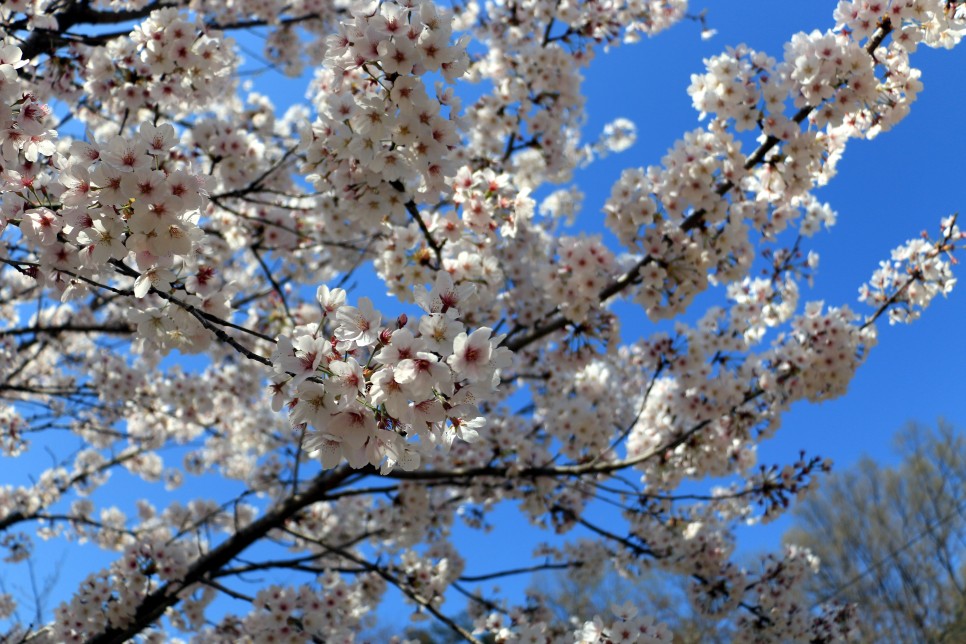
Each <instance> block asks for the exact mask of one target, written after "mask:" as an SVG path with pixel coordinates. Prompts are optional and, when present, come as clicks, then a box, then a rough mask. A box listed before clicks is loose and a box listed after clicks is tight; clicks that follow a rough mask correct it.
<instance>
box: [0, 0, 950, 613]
mask: <svg viewBox="0 0 966 644" xmlns="http://www.w3.org/2000/svg"><path fill="white" fill-rule="evenodd" d="M835 4H836V2H835V1H834V0H811V1H809V2H787V1H785V2H777V1H776V0H742V1H741V2H734V1H733V0H731V1H728V0H707V1H706V2H703V3H702V2H693V3H692V9H693V10H694V11H698V10H700V9H701V8H702V7H707V8H708V10H709V12H708V21H709V26H711V27H712V28H714V29H717V31H718V34H717V35H716V36H715V37H714V38H713V39H711V40H709V41H701V40H700V38H699V31H700V29H699V27H698V26H697V25H696V24H693V23H690V22H683V23H681V24H679V25H678V26H676V27H675V28H673V29H672V30H670V31H669V32H666V33H663V34H661V35H660V36H658V37H657V38H655V39H653V40H645V41H643V42H641V43H640V44H637V45H634V46H621V47H619V48H616V49H614V50H612V51H611V52H610V53H608V54H606V55H600V56H598V58H597V59H596V60H595V61H594V63H593V64H592V66H591V68H590V69H589V70H587V71H586V74H585V75H586V77H587V81H586V83H585V93H586V94H587V96H588V102H587V109H588V113H589V122H588V124H587V126H586V128H585V134H586V135H587V137H588V138H592V137H594V136H596V134H598V133H599V132H600V131H601V129H602V128H603V125H604V124H605V123H607V122H609V121H611V120H613V119H614V118H616V117H627V118H630V119H632V120H634V121H635V122H636V123H637V125H638V129H639V138H638V142H637V144H636V145H635V146H634V147H632V148H631V149H630V150H628V151H627V152H624V153H622V154H619V155H614V156H611V157H609V158H607V159H605V160H604V161H601V162H598V163H597V164H595V165H594V166H592V167H591V168H589V169H587V170H585V171H581V172H580V173H578V174H577V176H576V178H575V182H576V183H577V184H578V185H579V186H580V188H581V190H583V191H584V192H585V193H586V201H585V208H584V213H583V214H582V215H581V218H580V220H579V222H578V225H579V226H581V227H584V228H590V229H600V228H602V222H603V216H602V215H601V214H600V213H599V209H600V206H601V205H603V202H604V200H605V199H606V197H607V195H608V194H609V191H610V186H611V184H612V183H613V181H614V180H616V179H617V177H618V176H619V175H620V172H621V170H622V169H623V168H625V167H629V166H638V165H640V166H646V165H650V164H656V163H658V162H659V160H660V158H661V156H662V155H663V154H664V153H665V151H666V150H667V148H669V147H670V146H671V145H672V144H673V143H674V141H675V140H676V139H677V138H678V137H679V136H680V135H681V134H682V133H684V132H685V131H687V130H690V129H693V128H695V127H698V125H699V122H698V120H697V113H696V112H695V111H694V110H693V108H692V107H691V102H690V97H689V96H688V95H687V93H686V88H687V86H688V84H689V82H690V78H689V77H690V74H692V73H700V72H701V71H702V70H703V64H702V58H705V57H707V56H711V55H715V54H717V53H720V52H721V51H722V50H723V49H724V48H725V47H726V46H728V45H735V44H738V43H746V44H748V45H749V46H751V47H753V48H755V49H759V50H762V51H765V52H767V53H769V54H771V55H772V56H774V57H776V58H781V55H782V46H783V44H784V42H786V41H787V40H788V38H789V37H790V36H791V35H792V34H793V33H795V32H796V31H803V30H804V31H810V30H812V29H822V30H824V29H826V28H829V27H831V26H832V17H831V15H832V11H833V9H834V7H835ZM739 8H740V9H739ZM913 63H914V64H915V65H916V66H918V67H920V68H921V69H922V70H923V77H922V81H923V83H924V85H925V89H924V90H923V92H922V93H921V94H920V96H919V100H918V101H917V103H915V104H914V105H913V107H912V112H911V115H910V116H909V117H908V118H907V119H906V120H905V121H904V122H902V123H901V124H900V125H899V126H898V127H897V128H896V129H895V130H894V131H891V132H887V133H885V134H883V135H881V136H880V137H879V138H878V139H876V140H874V141H872V142H862V141H853V142H851V143H850V145H849V148H848V150H847V151H846V154H845V156H844V158H843V160H842V161H841V162H840V164H839V173H838V176H837V177H836V178H835V179H834V180H833V182H832V183H831V184H830V185H829V186H828V187H826V188H824V189H822V190H821V191H820V192H819V193H818V196H819V198H820V199H822V200H824V201H828V202H830V203H831V204H832V206H833V207H834V208H835V209H836V210H837V211H838V214H839V219H838V223H837V225H836V226H835V227H834V228H833V229H832V230H831V231H830V232H828V233H824V232H823V233H819V234H818V235H817V236H816V237H815V238H813V240H814V246H813V247H814V248H815V249H816V250H817V251H818V252H819V253H820V254H821V264H820V268H819V272H818V275H817V277H816V281H815V287H814V288H813V289H808V288H807V287H806V288H804V289H803V294H802V298H803V300H806V299H823V300H825V301H826V302H827V303H829V304H832V305H839V304H846V303H847V304H849V305H850V306H852V307H853V308H854V309H855V310H858V311H860V312H864V311H865V310H866V309H865V307H864V306H863V305H861V304H859V303H858V302H857V289H858V287H859V285H860V284H862V283H863V282H864V281H865V280H867V279H868V277H869V275H871V273H872V271H873V270H874V269H875V268H876V266H877V264H878V262H879V261H880V260H881V259H885V258H886V257H888V254H889V252H890V250H891V249H892V248H893V247H895V246H897V245H898V244H900V243H901V242H903V241H905V240H906V239H909V238H911V237H915V236H917V235H918V234H919V233H920V231H922V230H923V229H926V230H928V231H929V232H930V233H935V231H936V230H937V225H938V221H939V218H940V217H943V216H946V215H949V214H951V213H952V212H955V211H958V210H961V209H963V208H964V205H966V190H964V184H966V175H964V168H966V129H964V128H963V127H962V119H961V114H962V111H963V106H964V105H966V45H964V46H961V47H960V48H959V49H958V50H954V51H951V52H950V51H944V50H940V51H934V50H929V49H926V48H922V49H921V50H920V52H918V53H917V54H916V55H915V57H914V58H913ZM256 64H257V63H256ZM255 86H256V88H257V89H259V91H262V92H263V93H266V94H268V95H270V96H272V97H273V98H276V97H279V96H285V95H286V94H288V95H289V96H291V99H292V100H293V101H298V100H300V99H301V96H302V94H303V91H304V86H305V84H304V81H303V82H293V81H290V80H283V79H280V78H278V77H277V76H275V75H272V74H269V75H265V76H262V77H259V78H257V79H255ZM276 100H277V99H276ZM284 107H285V104H284V103H281V102H280V104H279V108H280V110H282V109H284ZM964 261H966V258H964ZM381 288H382V287H381V286H379V285H378V284H370V283H365V282H362V283H360V290H359V291H357V292H356V293H355V294H354V295H353V296H351V297H353V298H356V297H358V296H360V295H362V294H370V293H368V292H369V291H371V290H372V289H377V290H379V289H381ZM373 299H378V298H376V297H374V298H373ZM964 321H966V287H964V288H960V289H957V290H954V292H953V294H952V295H951V296H950V297H949V298H948V299H947V300H939V301H936V302H935V303H934V304H933V306H932V307H931V308H930V309H929V310H928V311H926V313H925V314H924V315H923V317H922V319H920V320H919V321H917V322H916V323H914V324H912V325H909V326H897V327H890V326H888V324H881V325H880V326H879V330H880V340H879V345H878V346H877V347H876V348H875V349H874V350H873V351H872V353H871V355H870V357H869V359H868V361H867V363H866V364H865V365H864V366H863V367H862V368H861V369H860V371H859V373H858V376H857V378H856V379H855V380H854V381H853V383H852V386H851V388H850V391H849V393H848V395H847V396H845V397H844V398H842V399H839V400H836V401H832V402H827V403H824V404H821V405H804V404H802V405H797V406H796V407H795V408H794V409H793V410H792V412H791V413H790V414H788V415H787V416H786V417H785V420H784V423H783V429H782V430H781V431H780V432H779V434H778V436H777V438H775V439H774V440H772V441H770V442H768V443H766V444H764V445H762V447H761V449H760V460H761V461H762V462H781V463H784V462H791V461H793V460H794V459H795V458H796V457H797V453H798V451H799V450H800V449H806V450H808V452H809V453H818V454H821V455H823V456H827V457H830V458H832V459H833V460H834V461H835V463H836V467H839V468H841V467H847V466H848V465H849V464H850V463H853V462H855V461H856V460H857V459H858V458H859V456H861V455H862V454H869V455H871V456H873V457H874V458H877V459H880V460H890V459H894V456H893V454H892V453H891V451H890V449H889V441H890V438H891V436H892V435H893V433H894V432H895V431H896V430H897V429H898V428H899V427H900V426H901V425H903V424H904V423H905V422H907V421H909V420H921V421H923V422H933V421H934V420H935V419H936V418H937V417H940V416H942V417H945V418H946V419H948V420H949V421H951V422H952V423H953V424H954V425H957V426H959V427H961V428H966V343H964V336H963V330H962V329H963V326H962V325H963V323H964ZM646 332H647V329H646V328H644V329H641V331H640V333H645V334H646ZM8 465H12V466H13V468H14V469H7V467H8ZM17 465H24V463H20V464H11V463H9V462H8V461H6V460H4V461H3V463H2V466H3V467H4V470H5V472H8V474H7V475H5V476H4V477H3V478H4V482H7V481H10V480H11V476H12V475H13V474H14V472H15V470H16V469H18V468H17ZM31 465H33V466H36V465H37V461H36V460H34V461H32V463H31ZM189 485H191V483H189ZM111 489H112V490H116V489H117V486H111ZM189 489H190V488H189ZM129 492H130V494H131V495H132V496H131V498H130V499H117V500H115V501H114V502H116V503H118V504H119V505H121V506H122V507H124V509H125V510H126V511H130V510H131V509H132V508H131V502H130V501H131V499H133V498H134V496H135V495H136V494H138V487H137V486H135V487H133V488H130V491H129ZM494 520H495V522H496V523H497V525H498V527H497V529H496V530H495V531H494V532H493V533H491V534H489V535H486V536H479V535H476V534H470V533H463V532H462V531H461V532H460V535H459V537H458V542H459V543H461V544H462V545H463V547H464V548H465V550H466V551H467V555H468V559H469V561H470V563H469V565H468V568H467V573H470V574H476V573H482V572H486V571H487V570H486V569H485V568H484V565H486V564H487V562H488V563H489V564H490V565H494V566H495V565H500V566H513V565H518V564H519V565H525V564H527V563H529V562H530V561H531V559H530V548H531V546H532V544H534V543H536V542H538V541H541V540H543V539H545V538H548V536H547V535H544V534H542V533H537V532H533V531H531V530H530V529H529V528H528V527H527V523H526V521H525V519H523V518H522V517H520V515H519V514H518V513H517V512H516V511H515V509H513V508H509V507H507V508H502V509H501V510H500V511H499V512H498V513H497V514H496V515H495V516H494ZM784 525H785V523H784V522H779V523H777V524H775V525H772V526H767V527H765V528H762V527H756V528H753V529H749V530H745V531H743V532H742V534H741V542H740V544H739V545H740V547H741V548H742V549H743V550H744V551H745V552H748V551H751V550H756V549H766V548H777V547H778V544H779V539H780V534H781V530H782V529H783V527H784ZM91 550H92V549H91V548H85V549H84V552H85V556H84V557H80V558H81V559H82V562H81V564H80V565H77V564H76V561H77V559H78V557H77V555H76V553H77V550H76V549H74V550H72V551H71V552H72V554H71V557H70V559H68V561H67V564H66V567H67V568H66V570H65V575H64V577H63V579H62V580H61V583H60V584H59V586H58V589H57V592H56V593H55V594H56V595H57V597H58V599H59V598H60V597H63V596H64V595H65V594H67V593H70V592H71V589H72V588H73V587H74V586H75V585H76V583H77V581H79V579H80V578H82V577H83V576H84V575H85V574H86V573H87V572H88V571H89V569H88V567H87V564H89V561H90V559H88V558H87V556H86V553H88V552H89V551H91ZM39 552H42V553H43V555H42V556H43V558H45V559H46V560H45V561H41V562H40V563H39V565H38V569H39V570H40V571H41V574H43V572H44V571H49V569H50V567H49V564H50V561H51V560H52V559H56V558H58V556H59V554H58V553H60V552H62V544H58V545H56V546H54V547H53V548H51V549H47V548H45V549H44V550H42V551H39ZM112 558H113V557H112V556H111V557H107V558H104V559H103V560H102V561H103V562H104V563H106V562H107V561H109V560H110V559H112ZM6 570H7V571H9V570H10V569H9V568H8V569H6ZM20 570H22V569H20ZM0 574H5V572H0ZM6 579H7V581H8V583H9V582H11V581H12V580H11V578H10V577H6ZM503 586H504V587H505V588H515V589H516V590H519V589H520V588H522V587H523V586H525V580H521V582H508V583H504V584H503ZM383 612H384V614H385V615H386V617H387V618H388V619H393V618H395V617H396V616H398V617H399V618H401V617H402V616H404V615H405V614H406V613H407V612H408V611H405V610H400V609H398V607H397V608H396V609H395V610H394V608H393V607H387V609H386V610H384V611H383Z"/></svg>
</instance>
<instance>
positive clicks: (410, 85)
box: [302, 2, 469, 227]
mask: <svg viewBox="0 0 966 644" xmlns="http://www.w3.org/2000/svg"><path fill="white" fill-rule="evenodd" d="M451 37H452V17H451V16H450V15H447V14H446V13H444V12H442V11H441V10H440V9H438V8H437V7H436V6H435V5H434V4H432V3H431V2H419V3H415V4H413V5H403V4H401V3H396V2H387V3H382V4H380V5H379V7H378V9H377V11H376V12H375V13H374V14H367V13H364V12H362V11H356V12H355V13H353V15H352V17H351V19H348V20H344V21H343V22H341V23H340V27H339V32H338V33H337V34H336V35H333V36H330V38H329V40H328V44H327V51H326V61H325V62H326V66H325V67H324V68H322V69H321V70H320V71H319V73H318V77H317V79H316V83H315V84H316V87H317V92H316V94H315V96H314V101H315V103H316V105H317V108H318V110H319V119H318V120H317V121H316V122H315V123H314V124H313V125H312V127H311V128H310V129H306V130H305V131H304V132H303V139H302V148H303V150H304V151H305V153H306V164H305V168H306V171H307V172H311V171H313V170H314V172H313V173H312V174H310V175H309V177H308V179H309V180H310V181H313V182H314V183H315V185H316V186H317V187H319V188H324V189H332V190H334V191H335V193H336V195H338V196H339V197H340V198H341V199H348V200H349V201H350V202H356V201H358V202H359V203H361V204H363V205H366V204H368V203H370V202H372V203H373V205H372V207H371V208H370V210H369V212H370V213H371V217H363V219H362V220H360V221H357V222H356V225H360V226H364V227H365V226H378V225H379V223H380V222H381V220H382V218H383V217H384V216H385V215H386V213H387V211H388V212H389V214H390V217H391V215H392V214H393V213H397V214H399V215H402V214H404V211H403V210H402V209H401V208H400V204H401V203H402V201H404V200H405V199H400V198H401V197H402V195H400V194H399V192H400V190H399V189H398V188H397V187H394V185H396V184H397V182H398V183H401V184H403V185H404V186H405V185H410V186H411V188H410V191H411V195H412V196H418V197H420V198H421V199H423V200H428V199H432V198H433V197H434V196H435V195H437V194H438V193H439V192H441V191H444V190H445V189H446V178H447V177H450V176H452V175H453V173H454V170H455V169H454V168H453V167H452V165H451V162H450V161H449V160H448V159H447V155H448V152H449V150H450V149H451V148H453V147H455V146H456V145H457V144H458V143H459V137H458V136H457V134H456V126H455V123H454V122H453V118H454V117H455V115H456V112H457V111H458V109H459V104H458V101H457V100H456V99H455V98H454V97H453V96H452V94H451V92H450V91H449V90H445V89H443V87H442V85H440V86H438V87H437V90H436V95H435V96H434V97H431V96H430V95H429V94H428V93H427V91H426V87H425V85H424V82H423V80H422V78H421V77H422V76H425V75H427V74H430V73H434V72H436V73H439V74H441V75H442V76H443V77H444V78H445V79H446V80H447V81H448V82H453V80H455V79H456V78H458V77H459V76H461V75H462V74H463V73H464V72H465V70H466V68H467V65H468V63H469V59H468V57H467V54H466V51H465V48H466V43H465V41H460V42H457V43H455V44H452V43H451V42H450V41H451ZM454 101H455V102H454ZM444 108H448V109H449V117H446V116H444V115H443V110H444ZM454 108H455V109H454ZM392 202H395V203H396V206H395V207H392V205H391V204H392ZM360 214H361V213H360Z"/></svg>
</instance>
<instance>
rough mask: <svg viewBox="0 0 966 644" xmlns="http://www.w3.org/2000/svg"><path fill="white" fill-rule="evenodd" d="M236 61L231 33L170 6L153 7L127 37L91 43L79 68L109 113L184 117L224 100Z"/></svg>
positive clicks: (231, 87)
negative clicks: (158, 113) (160, 112)
mask: <svg viewBox="0 0 966 644" xmlns="http://www.w3.org/2000/svg"><path fill="white" fill-rule="evenodd" d="M237 64H238V60H237V57H236V55H235V53H234V45H233V42H232V41H231V39H227V38H225V37H224V36H223V35H222V34H221V33H220V32H218V31H216V30H211V29H208V28H207V27H206V26H205V25H204V24H203V23H202V21H201V20H200V17H196V18H195V19H194V20H193V21H191V20H189V19H188V17H187V16H186V15H185V14H184V13H182V12H179V11H178V10H177V9H176V8H173V7H169V8H164V9H158V10H156V11H152V12H151V14H150V15H149V16H148V17H147V19H145V20H144V21H143V22H141V23H139V24H138V25H136V26H135V27H134V29H133V30H132V31H131V34H130V37H129V38H118V39H115V40H111V41H110V42H109V43H108V44H107V46H106V47H94V48H91V49H90V50H89V54H88V57H87V61H86V66H85V68H84V69H83V70H81V71H80V73H81V75H82V76H83V77H84V78H85V81H84V86H83V92H84V95H86V96H88V97H89V100H91V101H97V102H100V103H101V104H102V105H101V109H104V110H105V111H106V112H107V113H113V114H132V115H134V117H135V118H136V119H140V118H143V117H144V116H146V115H147V114H150V113H151V112H152V111H157V110H163V111H165V112H169V111H170V113H171V114H172V116H173V117H174V118H181V117H184V116H188V115H192V114H196V113H197V112H198V111H200V110H205V109H209V110H213V109H215V108H216V107H218V106H220V105H221V106H223V105H224V104H223V101H224V100H225V97H228V96H231V95H233V94H234V84H235V78H234V73H233V71H234V69H235V67H236V66H237ZM188 106H190V107H188ZM142 111H143V113H142Z"/></svg>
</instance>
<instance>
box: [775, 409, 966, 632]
mask: <svg viewBox="0 0 966 644" xmlns="http://www.w3.org/2000/svg"><path fill="white" fill-rule="evenodd" d="M895 449H896V451H897V453H898V454H900V455H901V456H902V462H901V463H900V464H899V465H898V466H896V467H884V466H882V465H879V464H877V463H875V462H873V461H872V460H871V459H868V458H865V459H863V460H862V461H860V462H859V463H858V464H856V465H855V466H854V467H852V468H850V469H849V470H846V471H843V472H842V473H839V474H836V475H833V476H832V477H831V479H830V480H829V481H828V482H827V483H824V484H823V486H822V488H821V489H820V490H819V491H818V492H817V493H816V494H815V495H813V496H812V497H810V498H809V499H808V500H806V501H805V502H804V503H803V504H802V505H801V506H800V507H799V508H797V510H796V511H795V515H796V517H797V525H796V526H795V527H794V528H793V529H792V530H790V531H789V532H788V533H787V534H786V536H785V539H786V541H787V542H790V543H795V544H799V545H803V546H806V547H808V548H810V549H811V550H812V551H813V552H814V553H815V554H816V555H818V556H819V557H820V558H821V560H822V567H821V572H820V573H819V575H818V576H816V577H815V578H814V579H813V581H812V582H811V584H810V586H809V587H808V592H809V593H810V594H811V595H812V597H813V598H814V600H815V603H816V604H820V603H823V602H826V601H829V600H835V601H838V602H843V601H846V602H851V603H855V604H858V606H859V612H860V614H861V615H862V620H861V622H862V625H861V630H862V636H863V639H864V640H865V641H869V642H882V641H895V642H900V641H901V642H962V641H964V640H963V636H964V635H966V619H964V617H966V616H964V608H966V570H964V566H963V560H962V556H963V554H964V552H966V547H964V545H966V542H964V538H966V514H964V509H966V437H964V436H963V435H961V434H959V433H957V432H956V431H955V430H954V428H953V427H952V426H950V425H949V424H948V423H945V422H943V421H940V422H939V423H938V425H937V427H936V428H935V429H931V428H927V427H924V426H922V425H919V424H910V425H909V426H908V427H907V428H905V429H904V430H903V431H901V432H900V433H899V434H898V435H897V437H896V440H895Z"/></svg>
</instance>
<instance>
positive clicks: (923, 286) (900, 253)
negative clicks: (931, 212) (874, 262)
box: [859, 217, 966, 324]
mask: <svg viewBox="0 0 966 644" xmlns="http://www.w3.org/2000/svg"><path fill="white" fill-rule="evenodd" d="M963 239H966V232H963V231H961V230H960V229H959V226H957V225H956V218H955V217H949V218H947V219H945V220H944V221H943V222H942V240H941V241H940V242H938V243H935V242H930V241H929V240H928V239H926V238H925V235H923V238H921V239H912V240H909V241H908V242H907V243H906V244H904V245H903V246H900V247H899V248H896V249H895V250H893V251H892V261H883V262H881V263H880V264H879V268H878V269H877V270H876V271H875V272H874V273H873V274H872V278H871V279H870V280H869V282H868V283H867V284H864V285H863V286H862V287H861V288H860V289H859V299H860V300H861V301H863V302H866V303H868V304H869V305H871V306H874V307H877V308H879V309H882V310H886V309H887V310H888V315H889V323H890V324H896V323H903V322H912V321H913V320H915V319H917V318H918V317H919V315H920V313H921V312H922V310H923V309H925V308H926V307H927V306H928V305H929V303H930V302H931V301H932V299H933V298H934V297H936V296H937V295H942V296H944V297H945V296H946V295H947V294H948V293H949V292H950V291H951V290H952V288H953V285H955V283H956V278H955V277H953V275H952V267H951V266H950V264H951V261H950V260H951V255H950V253H951V252H952V251H953V250H954V249H955V248H956V247H957V245H960V244H961V243H962V240H963Z"/></svg>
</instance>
